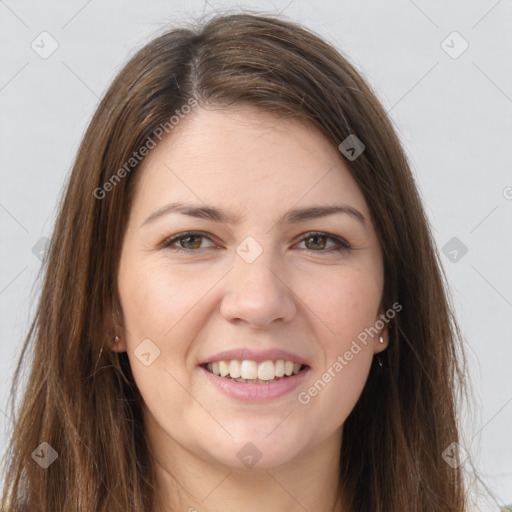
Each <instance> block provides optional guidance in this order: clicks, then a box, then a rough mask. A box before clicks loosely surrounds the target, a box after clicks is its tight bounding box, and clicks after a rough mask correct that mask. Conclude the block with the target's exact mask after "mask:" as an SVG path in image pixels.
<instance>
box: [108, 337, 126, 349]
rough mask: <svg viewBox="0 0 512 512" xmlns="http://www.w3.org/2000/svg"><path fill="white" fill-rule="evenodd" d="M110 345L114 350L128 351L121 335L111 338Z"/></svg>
mask: <svg viewBox="0 0 512 512" xmlns="http://www.w3.org/2000/svg"><path fill="white" fill-rule="evenodd" d="M108 346H109V348H110V350H112V351H113V352H126V343H125V342H124V340H121V338H120V337H119V336H115V337H114V338H113V339H110V340H109V342H108Z"/></svg>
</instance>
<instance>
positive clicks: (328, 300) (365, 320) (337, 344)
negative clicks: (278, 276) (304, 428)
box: [299, 268, 382, 431]
mask: <svg viewBox="0 0 512 512" xmlns="http://www.w3.org/2000/svg"><path fill="white" fill-rule="evenodd" d="M318 282H319V281H317V284H318ZM320 282H322V281H320ZM311 290H312V291H311V292H309V293H308V296H307V300H305V302H306V304H307V306H309V307H310V308H311V310H312V311H313V312H314V313H315V316H316V317H317V324H316V325H317V326H318V328H317V332H316V339H317V340H318V343H319V344H320V345H321V353H322V354H323V359H322V361H320V364H319V365H318V367H317V368H315V375H314V378H312V379H311V380H310V382H308V386H309V387H307V388H304V389H301V390H300V391H302V392H303V394H302V395H301V398H300V400H299V402H300V403H301V404H303V405H304V406H305V407H307V408H311V409H310V410H311V413H312V414H315V415H317V416H320V417H325V423H324V424H323V427H322V428H325V429H326V431H330V430H332V429H334V428H336V427H337V426H339V425H341V424H342V423H343V422H344V421H345V419H346V418H347V416H348V415H349V414H350V412H351V411H352V409H353V407H354V406H355V404H356V402H357V400H358V399H359V396H360V395H361V392H362V390H363V388H364V385H365V383H366V380H367V378H368V373H369V370H370V367H371V363H372V358H373V349H372V344H373V343H375V341H372V339H371V337H369V336H368V338H367V340H366V343H365V342H362V341H361V339H359V338H358V336H359V335H360V334H361V333H364V332H365V329H368V328H369V327H371V326H373V325H374V324H375V321H376V320H377V312H378V308H379V305H380V300H381V293H382V288H381V282H380V281H379V280H378V279H376V278H375V275H374V273H373V272H370V271H363V270H355V269H354V268H351V269H348V268H347V269H343V271H340V272H338V273H336V274H334V273H333V274H332V275H331V276H330V279H329V280H325V281H324V284H323V286H317V287H316V288H311ZM313 411H314V412H313Z"/></svg>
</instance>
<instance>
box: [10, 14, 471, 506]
mask: <svg viewBox="0 0 512 512" xmlns="http://www.w3.org/2000/svg"><path fill="white" fill-rule="evenodd" d="M191 99H193V100H194V101H197V102H198V103H199V105H203V106H208V105H218V106H221V107H222V106H228V105H231V104H241V103H244V104H250V105H253V106H256V107H257V108H259V109H262V110H265V111H267V112H271V113H274V114H275V115H278V116H287V117H289V118H294V119H297V122H307V123H310V124H311V125H314V126H315V127H316V128H317V129H318V130H320V131H321V132H322V133H323V134H324V136H325V137H326V138H327V139H328V140H329V141H330V142H332V144H334V145H335V146H338V145H339V144H340V143H341V142H342V141H343V140H344V139H345V138H346V137H347V136H348V135H350V134H355V135H356V136H357V137H358V138H359V139H360V140H361V141H362V142H363V143H364V144H365V146H366V148H365V151H364V152H363V153H362V154H361V155H360V156H359V157H358V158H357V159H355V160H353V161H351V160H347V161H346V164H347V166H348V168H349V169H350V172H351V174H352V176H353V178H354V179H355V180H356V182H357V184H358V185H359V187H360V189H361V191H362V193H363V195H364V197H365V199H366V201H367V204H368V206H369V208H370V211H371V215H372V220H373V222H374V225H375V227H376V231H377V235H378V238H379V241H380V244H381V248H382V253H383V256H384V273H385V284H384V295H383V302H384V304H385V305H387V306H388V307H389V306H391V305H392V304H394V303H395V302H398V303H399V304H401V305H402V306H403V309H402V311H401V312H400V314H398V315H397V316H396V318H395V319H394V321H393V322H394V328H393V329H391V331H390V342H389V347H388V348H387V350H386V351H385V352H384V353H383V366H382V367H380V366H379V365H376V364H374V365H373V366H372V368H371V371H370V375H369V378H368V381H367V383H366V386H365V388H364V391H363V393H362V395H361V397H360V399H359V401H358V402H357V404H356V406H355V408H354V410H353V411H352V413H351V414H350V416H349V417H348V418H347V420H346V422H345V424H344V426H343V443H342V449H341V453H340V470H341V481H343V485H344V486H345V488H346V489H347V491H348V494H347V495H348V496H349V497H350V503H348V504H347V510H350V511H351V512H367V511H369V510H371V511H374V512H396V511H397V510H408V511H410V512H426V511H435V512H441V511H450V512H461V511H462V510H465V497H464V494H465V493H464V484H463V477H462V473H461V469H460V468H452V467H451V466H450V465H448V464H447V463H446V462H445V460H444V459H443V458H442V453H443V451H444V450H445V449H446V448H447V447H448V446H449V445H450V444H451V443H453V442H457V441H458V439H459V435H458V426H457V409H456V404H457V401H458V390H460V389H462V387H463V384H464V353H463V351H462V346H461V343H460V340H461V337H460V334H459V329H458V327H457V323H456V320H455V317H454V314H453V308H452V306H451V304H450V300H449V298H448V295H447V293H446V284H445V278H444V275H443V270H442V265H441V263H440V261H439V257H438V253H437V250H436V248H435V245H434V243H433V240H432V237H431V234H430V229H429V225H428V221H427V218H426V215H425V213H424V210H423V207H422V204H421V199H420V197H419V194H418V191H417V189H416V185H415V182H414V178H413V176H412V174H411V171H410V167H409V164H408V162H407V158H406V156H405V154H404V151H403V149H402V147H401V144H400V142H399V139H398V137H397V135H396V133H395V130H394V128H393V126H392V124H391V122H390V120H389V119H388V117H387V114H386V112H385V110H384V109H383V107H382V105H381V104H380V103H379V101H378V100H377V99H376V97H375V95H374V93H373V92H372V90H371V89H370V87H369V86H368V85H367V83H366V82H365V80H364V79H363V78H362V76H361V75H360V74H359V73H358V72H357V71H356V69H355V68H354V67H353V66H352V65H351V64H350V63H349V62H348V61H347V59H346V58H345V57H343V56H342V55H341V54H340V53H339V52H338V51H336V50H335V49H334V48H333V47H332V46H330V45H329V44H327V43H326V42H324V41H323V40H321V39H320V38H319V37H317V36H316V35H314V34H312V33H311V32H310V31H308V30H305V29H304V28H301V27H300V26H298V25H296V24H294V23H291V22H288V21H284V20H282V19H279V18H275V17H267V16H258V15H251V14H237V15H226V16H217V17H215V18H213V19H211V20H209V21H208V22H206V23H204V24H203V25H201V26H199V27H198V28H187V29H176V30H171V31H169V32H166V33H165V34H163V35H161V36H159V37H157V38H156V39H154V40H153V41H151V42H150V43H149V44H147V45H146V46H145V47H144V48H142V49H141V50H140V51H139V52H138V53H136V54H135V56H134V57H133V58H132V59H131V60H130V61H129V62H128V63H127V64H126V66H125V67H124V68H123V69H122V71H121V72H120V73H119V75H118V76H117V77H116V78H115V80H114V82H113V83H112V85H111V86H110V88H109V90H108V91H107V93H106V95H105V97H104V98H103V100H102V101H101V103H100V105H99V107H98V108H97V111H96V112H95V114H94V117H93V119H92V120H91V122H90V125H89V127H88V130H87V132H86V134H85V136H84V139H83V141H82V144H81V146H80V148H79V151H78V154H77V157H76V161H75V163H74V167H73V170H72V173H71V175H70V178H69V182H68V183H67V187H66V192H65V194H64V196H63V200H62V203H61V205H60V211H59V215H58V218H57V221H56V225H55V230H54V233H53V236H52V238H51V244H50V248H49V252H48V254H47V257H46V259H45V261H44V281H43V285H42V293H41V298H40V302H39V306H38V310H37V313H36V316H35V318H34V320H33V323H32V325H31V327H30V329H29V333H28V336H27V338H26V340H25V344H24V348H23V353H22V356H21V357H20V360H19V363H18V367H17V370H16V374H15V379H14V383H13V390H12V396H13V400H12V414H13V417H14V424H15V427H14V432H13V436H12V441H11V443H10V449H9V451H8V453H7V455H6V480H5V487H4V494H3V498H2V502H1V505H2V506H1V508H2V510H3V512H15V511H20V510H25V509H24V508H23V505H24V504H25V505H26V506H27V509H28V510H30V511H31V512H32V511H36V510H37V511H41V512H50V511H51V512H53V511H55V510H59V511H62V512H71V511H75V512H76V511H77V510H78V511H87V512H92V511H94V512H100V511H108V512H115V511H123V512H126V511H133V512H143V511H145V512H149V511H150V510H152V507H153V506H154V503H155V502H154V497H155V488H154V485H155V484H154V482H155V480H154V469H153V466H152V461H151V458H150V457H149V455H148V445H147V442H146V440H145V436H144V430H143V425H142V416H141V407H140V404H141V397H140V395H139V393H138V390H137V388H136V386H135V383H134V380H133V377H132V375H131V372H130V367H129V363H128V359H127V357H126V354H121V355H120V356H118V355H116V354H115V353H114V352H113V351H111V350H109V349H108V346H107V345H106V343H107V339H108V337H109V336H111V335H112V332H113V328H112V326H113V325H114V324H115V322H116V317H115V315H114V313H115V311H117V310H120V307H119V298H118V294H117V283H116V276H117V268H118V261H119V256H120V248H121V243H122V239H123V235H124V230H125V226H126V221H127V218H128V212H129V209H130V201H131V197H132V194H133V189H134V179H133V178H134V176H136V174H137V172H136V171H137V165H136V163H135V162H132V163H131V164H129V166H128V167H127V166H126V163H127V162H130V158H131V157H132V156H133V154H134V153H136V152H138V151H139V149H140V148H141V147H142V146H144V145H145V144H147V140H148V137H152V138H153V139H154V134H155V130H157V128H158V127H159V126H162V125H165V124H166V123H167V127H168V128H169V119H170V118H171V116H173V115H175V112H176V110H179V109H180V108H181V107H182V106H183V105H185V104H187V102H189V101H190V100H191ZM191 115H193V113H192V114H191ZM171 128H172V127H171ZM171 128H169V129H168V130H166V131H168V132H169V133H170V135H169V136H172V129H171ZM123 166H124V169H125V172H124V173H119V169H121V168H123ZM114 175H116V176H117V177H115V179H114ZM109 180H110V181H109ZM107 182H110V184H111V186H109V187H105V184H106V183H107ZM27 359H28V360H29V365H30V366H29V368H30V372H29V375H28V381H27V384H26V389H25V390H24V394H23V396H22V401H21V403H20V406H19V407H18V408H17V409H16V410H15V408H16V406H15V400H14V396H15V394H16V392H17V390H18V389H19V381H20V377H21V374H22V369H23V367H24V366H23V363H24V361H25V360H27ZM42 442H47V443H48V444H49V445H50V446H51V447H53V448H54V449H55V451H56V452H57V454H58V458H57V460H56V461H55V462H54V463H53V464H51V465H50V466H49V467H47V468H46V469H42V468H41V467H40V465H38V464H36V462H34V459H33V457H32V453H33V452H34V450H35V449H36V447H38V446H39V445H40V444H41V443H42Z"/></svg>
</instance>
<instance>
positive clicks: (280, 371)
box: [276, 359, 284, 377]
mask: <svg viewBox="0 0 512 512" xmlns="http://www.w3.org/2000/svg"><path fill="white" fill-rule="evenodd" d="M283 375H284V361H283V360H282V359H278V360H277V361H276V377H282V376H283Z"/></svg>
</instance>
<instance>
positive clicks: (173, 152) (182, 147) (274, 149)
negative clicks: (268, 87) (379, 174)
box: [134, 107, 369, 217]
mask: <svg viewBox="0 0 512 512" xmlns="http://www.w3.org/2000/svg"><path fill="white" fill-rule="evenodd" d="M137 174H138V175H139V176H138V177H137V185H136V191H135V204H134V207H135V208H136V209H139V207H141V208H142V209H144V210H147V208H149V207H150V206H151V207H152V208H153V209H155V208H156V207H158V206H161V205H164V204H165V203H167V202H170V201H182V200H188V201H194V202H205V203H208V204H222V205H223V206H227V205H231V206H232V207H233V213H235V214H236V213H238V216H239V217H242V216H245V214H246V213H247V212H249V211H253V212H266V211H268V210H269V209H272V210H276V209H280V208H285V207H291V206H292V205H297V204H302V203H304V204H306V203H311V202H315V203H318V202H319V201H321V202H323V203H329V204H334V203H336V204H338V203H339V202H340V201H341V202H344V203H350V205H352V206H353V207H355V208H357V209H358V210H360V211H361V212H362V213H363V214H364V215H365V216H366V217H368V216H369V212H368V208H367V205H366V202H365V200H364V197H363V195H362V193H361V191H360V190H359V187H358V186H357V183H356V182H355V180H354V179H353V177H352V176H351V174H350V171H349V170H348V168H347V167H346V165H345V163H344V160H343V157H342V156H341V154H340V153H339V151H338V149H337V148H336V146H334V145H333V144H332V143H331V142H330V141H328V140H327V139H326V138H325V137H324V136H323V135H322V134H321V133H320V132H319V131H318V130H316V129H314V128H313V127H312V126H310V125H307V124H305V123H303V122H299V121H297V120H293V119H286V118H281V117H277V116H274V115H271V114H268V113H265V112H262V111H260V110H257V109H255V108H252V107H236V108H233V107H230V108H218V109H211V110H205V109H203V108H200V107H196V108H195V109H194V112H193V113H191V114H190V115H188V116H186V117H184V118H183V119H182V120H181V121H180V123H179V124H178V125H177V126H175V128H174V129H173V131H172V132H171V133H170V135H169V136H167V138H164V139H163V140H162V142H160V143H159V144H158V145H157V146H156V148H154V149H153V150H151V152H150V153H149V154H148V155H147V156H146V157H145V159H144V161H143V162H142V163H141V165H140V167H139V169H138V170H137Z"/></svg>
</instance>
